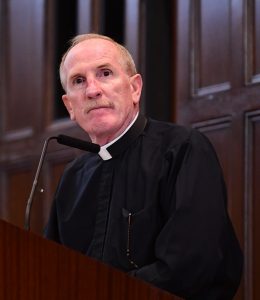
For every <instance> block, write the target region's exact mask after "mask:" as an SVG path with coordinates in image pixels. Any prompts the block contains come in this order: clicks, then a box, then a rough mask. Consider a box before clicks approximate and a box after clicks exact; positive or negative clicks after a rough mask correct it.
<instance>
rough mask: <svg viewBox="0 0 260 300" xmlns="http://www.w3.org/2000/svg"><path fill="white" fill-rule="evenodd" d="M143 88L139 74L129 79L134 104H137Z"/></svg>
mask: <svg viewBox="0 0 260 300" xmlns="http://www.w3.org/2000/svg"><path fill="white" fill-rule="evenodd" d="M142 87H143V80H142V76H141V75H140V74H135V75H133V76H132V77H131V88H132V96H133V102H134V104H137V103H139V101H140V97H141V92H142Z"/></svg>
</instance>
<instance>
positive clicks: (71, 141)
mask: <svg viewBox="0 0 260 300" xmlns="http://www.w3.org/2000/svg"><path fill="white" fill-rule="evenodd" d="M57 142H58V143H59V144H63V145H66V146H69V147H74V148H78V149H80V150H84V151H88V152H92V153H98V152H99V151H100V146H99V145H98V144H94V143H91V142H87V141H83V140H79V139H75V138H73V137H70V136H67V135H64V134H60V135H58V137H57Z"/></svg>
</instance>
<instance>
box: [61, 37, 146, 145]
mask: <svg viewBox="0 0 260 300" xmlns="http://www.w3.org/2000/svg"><path fill="white" fill-rule="evenodd" d="M64 73H65V86H66V94H65V95H63V97H62V99H63V102H64V104H65V106H66V108H67V110H68V112H69V114H70V118H71V119H72V120H75V121H76V122H77V123H78V124H79V125H80V126H81V127H82V128H83V129H84V130H85V131H86V132H87V133H88V134H89V136H90V138H91V140H92V141H93V142H96V143H99V144H101V145H103V144H105V143H107V142H109V141H111V140H112V139H114V138H115V137H117V136H118V135H120V134H121V133H122V132H123V131H124V129H125V128H126V127H127V126H128V125H129V123H130V122H131V120H132V119H133V117H134V116H135V114H136V113H137V111H138V106H139V104H138V103H139V99H140V95H141V89H142V79H141V76H140V75H139V74H136V75H134V76H131V77H130V76H129V75H128V74H127V72H126V67H125V66H124V64H123V61H122V56H121V53H120V51H119V49H118V48H117V47H116V46H115V45H114V44H113V43H112V42H110V41H107V40H103V39H90V40H86V41H84V42H81V43H79V44H77V45H76V46H75V47H73V48H72V49H71V50H70V52H69V53H68V55H67V57H66V59H65V62H64Z"/></svg>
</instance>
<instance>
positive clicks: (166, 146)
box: [145, 118, 215, 155]
mask: <svg viewBox="0 0 260 300" xmlns="http://www.w3.org/2000/svg"><path fill="white" fill-rule="evenodd" d="M145 136H146V138H147V140H150V141H152V142H153V144H154V145H156V144H157V145H158V146H159V147H160V148H161V150H162V151H163V152H164V153H165V152H166V153H168V152H169V151H170V152H171V153H177V152H178V151H179V150H182V151H183V149H185V150H186V151H196V152H200V153H201V154H203V153H211V154H213V155H215V150H214V148H213V146H212V144H211V142H210V141H209V139H208V138H207V137H206V136H205V135H204V134H203V133H201V132H200V131H198V130H197V129H194V128H192V127H188V126H183V125H178V124H176V123H171V122H163V121H158V120H154V119H151V118H148V122H147V126H146V128H145Z"/></svg>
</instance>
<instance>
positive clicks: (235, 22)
mask: <svg viewBox="0 0 260 300" xmlns="http://www.w3.org/2000/svg"><path fill="white" fill-rule="evenodd" d="M112 2H113V1H112ZM112 2H111V3H112ZM159 2H160V3H159ZM159 2H158V1H155V0H150V1H148V0H147V1H146V0H125V1H121V2H120V6H119V10H118V11H117V10H111V9H110V8H109V7H108V6H107V2H106V1H102V0H96V1H94V0H78V1H70V0H63V1H60V0H57V1H52V0H10V1H8V0H0V44H1V47H0V66H1V68H0V217H1V218H2V219H5V220H8V221H9V222H11V223H13V224H15V225H18V226H20V227H23V223H24V211H25V205H26V201H27V198H28V196H29V192H30V189H31V185H32V179H33V176H34V173H35V170H36V166H37V163H38V159H39V155H40V151H41V147H42V145H43V141H44V139H45V138H46V137H48V136H52V135H56V134H59V133H64V134H69V135H73V136H76V137H80V138H87V137H86V135H85V133H84V132H82V130H80V129H79V128H78V127H77V126H76V125H75V124H74V123H72V122H70V121H69V120H68V118H67V117H66V113H65V111H64V109H63V108H62V103H61V100H60V95H61V89H60V86H59V84H58V77H57V76H58V74H57V64H58V61H59V59H60V55H61V53H62V52H63V51H64V48H63V47H64V44H65V41H66V40H67V39H68V38H70V37H72V35H74V34H75V33H83V32H90V31H96V32H101V33H105V34H108V35H110V36H112V37H114V38H115V39H117V40H118V41H120V42H124V43H125V45H126V46H127V47H128V48H129V50H130V51H131V52H132V53H133V56H134V58H135V60H136V61H137V64H138V67H139V69H140V70H141V72H142V73H143V76H144V80H145V89H144V93H143V99H142V110H143V111H144V112H147V113H148V114H151V115H152V116H153V117H158V118H160V119H166V120H167V121H169V120H171V121H177V122H178V123H181V124H185V125H189V126H193V127H196V128H198V129H199V130H201V131H203V132H204V133H205V134H206V135H207V136H208V137H209V139H210V140H211V141H212V143H213V144H214V146H215V148H216V150H217V154H218V156H219V158H220V161H221V164H222V167H223V171H224V175H225V179H226V182H227V188H228V195H229V202H228V207H229V212H230V215H231V218H232V221H233V223H234V226H235V230H236V232H237V234H238V237H239V240H240V243H241V246H242V248H243V250H244V253H245V272H244V277H243V280H242V283H241V287H240V290H239V292H238V294H237V296H236V298H235V299H236V300H242V299H244V300H253V299H254V300H257V299H260V287H259V286H258V285H257V282H258V281H259V279H260V259H259V255H258V253H259V250H260V221H259V220H258V215H259V214H260V206H259V204H258V202H259V200H260V185H259V179H258V178H259V176H260V173H259V172H260V171H259V170H260V144H259V141H260V127H259V124H260V2H259V1H258V0H218V1H215V0H176V1H172V2H169V1H159ZM111 5H112V4H111ZM113 5H115V3H114V2H113ZM61 6H62V10H61ZM122 16H123V18H122ZM113 20H117V21H116V23H115V24H114V23H113V22H115V21H113ZM122 26H123V28H122ZM116 28H119V29H118V30H117V29H116ZM167 62H168V63H167ZM153 95H154V97H153ZM78 154H79V152H78V151H76V150H72V149H68V148H66V147H64V146H60V145H57V144H56V143H55V142H51V143H50V146H49V151H48V155H47V157H46V162H45V164H44V166H43V170H42V173H41V178H40V182H39V183H40V184H39V188H40V189H42V190H43V192H40V189H39V191H37V193H36V197H35V199H34V203H33V210H32V219H31V225H32V231H34V232H36V233H39V234H41V232H42V229H43V227H44V224H45V223H46V221H47V217H48V213H49V209H50V205H51V201H52V196H53V193H54V191H55V188H56V185H57V182H58V180H59V176H60V174H61V172H62V170H63V168H64V166H65V164H66V163H67V162H68V161H70V160H72V159H73V158H74V157H75V156H76V155H78Z"/></svg>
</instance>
